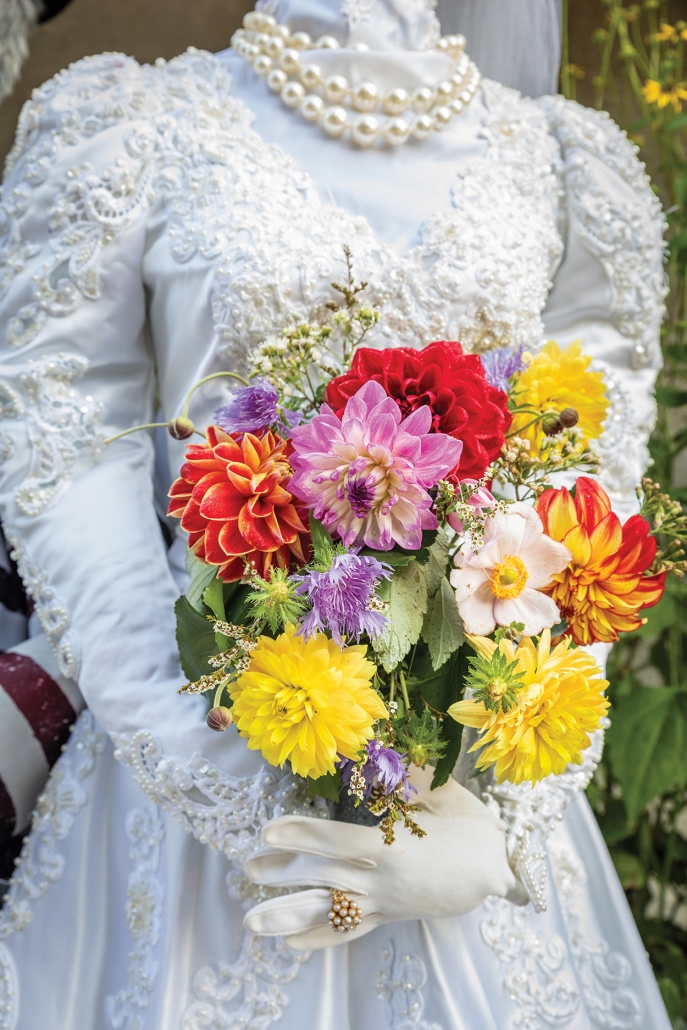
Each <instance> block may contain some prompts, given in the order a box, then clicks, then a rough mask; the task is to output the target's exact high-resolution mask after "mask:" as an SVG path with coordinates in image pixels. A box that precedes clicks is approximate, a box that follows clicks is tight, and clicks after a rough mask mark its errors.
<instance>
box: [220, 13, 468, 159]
mask: <svg viewBox="0 0 687 1030" xmlns="http://www.w3.org/2000/svg"><path fill="white" fill-rule="evenodd" d="M231 45H232V47H233V48H234V50H235V52H236V53H237V54H238V55H239V56H240V57H243V58H244V60H246V61H248V62H249V63H250V64H251V65H252V67H253V70H254V71H255V73H256V74H257V75H259V76H261V78H264V79H265V80H266V81H267V85H268V87H269V88H270V89H271V90H272V92H273V93H278V94H279V95H280V97H281V99H282V102H283V103H284V104H285V105H286V106H287V107H289V108H291V109H292V110H296V111H298V112H299V113H300V114H301V115H302V117H303V118H305V119H306V121H309V122H312V123H313V124H319V125H320V127H321V128H322V129H323V130H324V131H325V132H326V133H327V135H329V136H331V137H333V138H342V137H344V135H345V134H350V138H351V140H352V141H353V142H354V143H356V144H357V145H358V146H360V147H370V146H372V144H374V143H376V142H377V140H379V139H380V138H381V139H383V140H384V141H385V142H386V143H388V144H389V145H390V146H392V147H395V146H399V145H400V144H402V143H406V142H407V141H408V140H409V139H411V138H414V139H418V140H423V139H427V137H428V136H430V135H431V134H432V132H442V131H443V130H444V129H446V128H448V126H449V125H450V123H451V122H452V120H453V118H454V117H457V116H458V115H460V114H461V113H462V111H464V109H465V108H466V107H467V105H468V104H469V103H470V101H471V100H472V98H473V96H474V95H475V92H476V91H477V87H478V85H479V82H480V73H479V71H478V69H477V67H476V65H475V64H474V63H473V62H472V61H471V60H470V58H469V57H468V56H467V54H466V53H464V50H465V37H464V36H443V37H442V38H441V39H440V40H439V42H438V43H437V46H436V50H438V51H439V52H440V53H443V54H446V55H448V56H449V57H451V58H453V60H454V61H455V65H454V69H453V73H452V74H451V76H450V77H449V78H448V79H445V80H444V81H442V82H440V83H439V84H438V85H437V86H436V87H435V88H434V89H431V88H430V87H428V86H420V87H419V88H418V89H416V90H414V92H413V93H412V94H409V93H408V92H407V91H406V90H405V89H402V88H396V89H389V90H387V91H386V92H385V93H384V94H382V93H381V91H380V89H379V87H378V86H376V85H375V83H374V82H361V83H358V85H356V86H351V85H350V83H349V82H348V80H347V79H346V78H345V77H344V76H343V75H330V76H328V77H327V78H324V77H323V75H322V70H321V69H320V67H319V66H318V65H316V64H304V63H303V62H302V60H301V53H302V52H303V51H304V50H313V49H321V50H336V49H338V48H339V43H338V41H337V40H336V39H335V38H334V37H333V36H322V37H320V39H318V40H317V41H316V42H313V40H312V39H311V37H310V36H309V35H308V33H307V32H294V33H291V32H290V30H289V28H288V26H287V25H280V24H278V23H277V22H276V21H275V19H274V18H273V17H272V16H271V15H268V14H262V13H261V12H260V11H250V12H249V13H248V14H247V15H246V16H245V17H244V19H243V28H242V29H238V30H237V31H236V32H235V33H234V36H233V37H232V41H231ZM354 49H357V50H367V49H368V47H367V46H365V44H362V43H360V44H357V45H356V46H355V47H354ZM315 90H321V91H322V96H321V95H320V94H319V93H317V92H315ZM345 102H348V103H350V106H351V108H352V109H353V112H357V113H354V114H353V115H352V116H351V115H350V114H349V111H348V110H347V109H346V107H344V106H343V105H344V103H345ZM378 108H381V109H382V110H383V112H384V113H385V114H386V115H388V117H387V118H386V120H383V121H380V119H379V118H378V117H377V116H376V115H375V114H374V113H373V112H374V111H376V110H377V109H378ZM409 109H410V111H412V112H413V113H412V115H411V116H410V117H408V116H406V112H407V111H408V110H409Z"/></svg>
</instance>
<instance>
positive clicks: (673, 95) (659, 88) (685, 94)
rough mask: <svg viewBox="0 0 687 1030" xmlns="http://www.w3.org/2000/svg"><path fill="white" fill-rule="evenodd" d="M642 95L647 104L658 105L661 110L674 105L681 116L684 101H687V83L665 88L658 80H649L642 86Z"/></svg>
mask: <svg viewBox="0 0 687 1030" xmlns="http://www.w3.org/2000/svg"><path fill="white" fill-rule="evenodd" d="M642 93H643V94H644V99H645V100H646V102H647V104H656V105H657V106H658V107H659V108H664V107H667V106H668V104H672V105H673V109H674V110H675V111H676V112H677V113H678V114H679V113H680V111H681V110H682V101H683V100H687V82H678V83H675V84H672V85H666V86H664V85H662V84H661V83H660V82H657V81H656V79H647V80H646V82H645V83H644V85H643V86H642Z"/></svg>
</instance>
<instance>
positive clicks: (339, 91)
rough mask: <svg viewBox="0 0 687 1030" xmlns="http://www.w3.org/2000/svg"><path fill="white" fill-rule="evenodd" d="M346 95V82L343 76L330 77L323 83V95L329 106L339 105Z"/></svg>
mask: <svg viewBox="0 0 687 1030" xmlns="http://www.w3.org/2000/svg"><path fill="white" fill-rule="evenodd" d="M347 93H348V80H347V79H345V78H344V77H343V75H330V76H329V78H328V79H326V80H325V83H324V95H325V97H326V98H327V100H328V101H329V102H330V103H331V104H340V103H341V101H342V100H343V99H344V97H345V96H346V95H347Z"/></svg>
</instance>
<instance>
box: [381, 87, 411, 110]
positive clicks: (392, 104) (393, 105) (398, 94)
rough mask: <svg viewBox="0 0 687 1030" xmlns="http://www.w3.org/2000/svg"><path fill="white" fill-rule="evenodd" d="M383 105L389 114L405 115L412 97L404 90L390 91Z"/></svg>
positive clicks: (385, 96)
mask: <svg viewBox="0 0 687 1030" xmlns="http://www.w3.org/2000/svg"><path fill="white" fill-rule="evenodd" d="M382 103H383V105H384V110H385V111H386V113H387V114H403V112H404V111H405V109H406V107H407V106H408V104H409V103H410V97H409V96H408V94H407V93H406V91H405V90H404V89H389V90H387V91H386V93H385V94H384V99H383V101H382Z"/></svg>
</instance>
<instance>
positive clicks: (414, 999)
mask: <svg viewBox="0 0 687 1030" xmlns="http://www.w3.org/2000/svg"><path fill="white" fill-rule="evenodd" d="M426 986H427V970H426V968H425V964H424V962H423V961H422V960H421V959H419V958H418V957H417V956H416V955H410V954H408V953H403V954H399V953H398V951H397V949H396V945H395V944H394V942H393V941H392V940H389V941H387V943H386V944H385V945H384V949H383V951H382V968H381V969H380V971H379V973H378V974H377V983H376V989H377V997H379V998H380V999H381V1000H382V1002H383V1003H384V1008H385V1011H386V1017H387V1026H389V1027H390V1028H391V1030H441V1027H440V1026H439V1024H438V1023H428V1022H427V1020H426V1019H424V1018H423V1016H424V1011H425V999H424V994H423V991H424V988H425V987H426Z"/></svg>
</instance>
